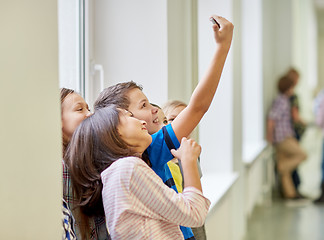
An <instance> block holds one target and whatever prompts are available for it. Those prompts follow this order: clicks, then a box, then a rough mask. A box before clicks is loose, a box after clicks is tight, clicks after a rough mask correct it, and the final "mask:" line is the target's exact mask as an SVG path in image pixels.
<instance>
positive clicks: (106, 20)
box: [94, 0, 168, 104]
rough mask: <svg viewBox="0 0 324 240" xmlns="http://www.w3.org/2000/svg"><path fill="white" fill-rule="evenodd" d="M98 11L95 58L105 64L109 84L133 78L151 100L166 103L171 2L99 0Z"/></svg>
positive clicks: (96, 7) (97, 0)
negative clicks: (168, 5) (168, 16)
mask: <svg viewBox="0 0 324 240" xmlns="http://www.w3.org/2000/svg"><path fill="white" fill-rule="evenodd" d="M94 10H95V15H94V27H95V31H94V36H95V37H94V46H95V49H94V51H95V53H94V61H95V62H96V63H99V64H102V65H103V67H104V71H105V86H110V85H113V84H115V83H118V82H125V81H130V80H133V81H135V82H136V83H139V84H142V85H143V87H144V93H145V94H146V96H147V97H148V99H149V100H150V101H151V102H153V103H157V104H161V103H164V102H166V101H167V98H168V92H167V90H168V61H167V57H168V42H167V41H168V34H167V2H166V1H161V0H160V1H150V0H139V1H128V0H119V1H106V0H96V1H95V9H94ZM94 95H95V96H97V94H94Z"/></svg>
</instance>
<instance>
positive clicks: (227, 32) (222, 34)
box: [211, 15, 234, 48]
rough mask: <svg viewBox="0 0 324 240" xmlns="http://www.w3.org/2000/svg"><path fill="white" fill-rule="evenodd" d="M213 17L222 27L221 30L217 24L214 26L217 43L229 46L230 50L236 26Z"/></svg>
mask: <svg viewBox="0 0 324 240" xmlns="http://www.w3.org/2000/svg"><path fill="white" fill-rule="evenodd" d="M211 17H213V18H214V19H215V20H216V21H217V22H218V23H219V25H220V28H219V27H218V26H217V24H213V29H214V37H215V41H216V43H218V44H221V45H224V46H228V48H229V47H230V46H231V42H232V37H233V29H234V25H233V24H232V23H231V22H230V21H228V20H226V19H225V18H223V17H220V16H216V15H213V16H211Z"/></svg>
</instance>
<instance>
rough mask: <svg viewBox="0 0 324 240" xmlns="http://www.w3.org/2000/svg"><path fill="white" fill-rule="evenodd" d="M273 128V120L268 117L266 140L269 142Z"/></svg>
mask: <svg viewBox="0 0 324 240" xmlns="http://www.w3.org/2000/svg"><path fill="white" fill-rule="evenodd" d="M274 128H275V121H274V120H272V119H268V121H267V141H268V142H269V143H271V144H272V143H273V132H274Z"/></svg>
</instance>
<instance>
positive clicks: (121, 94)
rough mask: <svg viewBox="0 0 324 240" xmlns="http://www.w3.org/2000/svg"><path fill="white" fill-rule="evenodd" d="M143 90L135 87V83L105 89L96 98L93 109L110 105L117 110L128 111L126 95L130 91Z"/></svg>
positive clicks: (138, 86) (125, 83)
mask: <svg viewBox="0 0 324 240" xmlns="http://www.w3.org/2000/svg"><path fill="white" fill-rule="evenodd" d="M135 88H137V89H139V90H141V91H142V90H143V88H142V86H140V85H137V84H136V83H135V82H133V81H130V82H123V83H117V84H115V85H113V86H110V87H108V88H105V89H104V90H103V91H102V92H101V93H100V94H99V96H98V98H97V100H96V101H95V103H94V109H95V110H98V109H100V108H104V107H107V106H108V105H110V104H114V105H116V106H117V107H118V108H122V109H128V107H129V104H130V101H129V99H128V97H127V93H128V92H129V91H130V90H132V89H135Z"/></svg>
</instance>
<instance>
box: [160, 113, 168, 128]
mask: <svg viewBox="0 0 324 240" xmlns="http://www.w3.org/2000/svg"><path fill="white" fill-rule="evenodd" d="M157 115H158V119H159V124H160V129H161V128H162V127H163V126H166V125H168V120H167V118H166V116H165V115H164V112H163V111H162V109H158V113H157Z"/></svg>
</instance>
